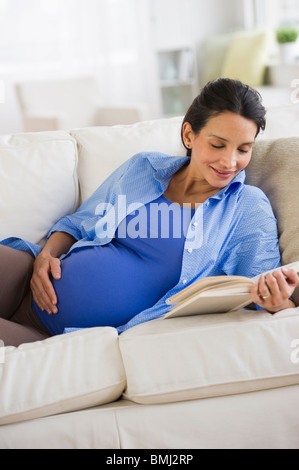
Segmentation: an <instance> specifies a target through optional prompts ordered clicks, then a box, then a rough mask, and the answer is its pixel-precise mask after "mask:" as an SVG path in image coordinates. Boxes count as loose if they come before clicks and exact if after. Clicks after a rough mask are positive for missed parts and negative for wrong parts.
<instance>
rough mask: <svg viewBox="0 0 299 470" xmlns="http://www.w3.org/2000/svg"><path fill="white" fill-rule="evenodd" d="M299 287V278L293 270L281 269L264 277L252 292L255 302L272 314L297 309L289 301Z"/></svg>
mask: <svg viewBox="0 0 299 470" xmlns="http://www.w3.org/2000/svg"><path fill="white" fill-rule="evenodd" d="M298 286H299V276H298V274H297V273H296V272H295V271H294V270H293V269H290V270H287V269H283V268H282V269H281V270H278V271H275V272H273V273H270V274H266V275H262V276H261V277H260V278H259V281H258V282H257V283H256V284H255V285H254V286H253V288H252V290H251V297H252V300H253V302H255V303H256V304H258V305H259V306H260V307H262V308H264V309H265V310H268V312H270V313H277V312H279V311H280V310H285V309H287V308H292V307H295V305H294V303H293V302H292V301H291V300H289V298H290V297H291V295H292V294H293V292H294V290H295V288H296V287H298Z"/></svg>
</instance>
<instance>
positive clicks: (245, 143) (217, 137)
mask: <svg viewBox="0 0 299 470" xmlns="http://www.w3.org/2000/svg"><path fill="white" fill-rule="evenodd" d="M209 137H215V138H216V139H219V140H223V142H229V140H227V139H225V138H224V137H220V136H219V135H215V134H210V135H209ZM254 143H255V142H254V141H253V142H244V143H243V144H241V145H253V144H254Z"/></svg>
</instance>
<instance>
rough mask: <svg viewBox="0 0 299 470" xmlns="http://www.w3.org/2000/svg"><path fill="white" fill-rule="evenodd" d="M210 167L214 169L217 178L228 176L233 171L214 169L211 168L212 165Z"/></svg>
mask: <svg viewBox="0 0 299 470" xmlns="http://www.w3.org/2000/svg"><path fill="white" fill-rule="evenodd" d="M211 168H212V170H213V171H214V173H215V174H216V175H217V176H218V178H222V179H227V178H230V177H231V176H232V175H234V173H235V172H234V171H225V170H216V168H213V167H212V166H211Z"/></svg>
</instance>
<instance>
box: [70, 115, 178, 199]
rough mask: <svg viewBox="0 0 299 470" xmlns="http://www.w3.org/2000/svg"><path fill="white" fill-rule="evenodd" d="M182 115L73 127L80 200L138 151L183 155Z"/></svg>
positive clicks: (72, 133)
mask: <svg viewBox="0 0 299 470" xmlns="http://www.w3.org/2000/svg"><path fill="white" fill-rule="evenodd" d="M181 125H182V118H181V117H178V118H172V119H158V120H154V121H146V122H141V123H137V124H133V125H124V126H113V127H104V126H103V127H91V128H86V129H75V130H73V131H71V135H72V136H73V137H74V138H75V139H76V141H77V142H78V149H79V164H78V178H79V183H80V192H81V202H84V201H85V200H86V199H87V198H88V197H89V196H91V194H92V193H93V192H94V191H95V190H96V189H97V188H98V186H99V185H100V184H101V183H102V182H103V181H104V180H105V179H106V178H107V177H108V176H109V175H110V174H111V173H112V172H113V171H114V170H116V168H118V167H119V166H120V165H121V164H122V163H123V162H125V161H126V160H128V159H129V158H130V157H132V156H133V155H135V154H136V153H139V152H147V151H149V152H154V151H158V152H165V153H168V154H169V155H175V156H180V155H186V150H185V149H184V147H183V145H182V143H181V138H180V134H181V131H180V129H181Z"/></svg>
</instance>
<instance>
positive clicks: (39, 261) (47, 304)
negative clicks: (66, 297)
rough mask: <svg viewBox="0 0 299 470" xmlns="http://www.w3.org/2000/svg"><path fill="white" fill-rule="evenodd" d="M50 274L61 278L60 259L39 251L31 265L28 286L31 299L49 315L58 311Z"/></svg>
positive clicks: (55, 277)
mask: <svg viewBox="0 0 299 470" xmlns="http://www.w3.org/2000/svg"><path fill="white" fill-rule="evenodd" d="M50 275H52V276H53V278H54V279H57V280H58V279H60V278H61V267H60V260H59V259H58V258H54V257H52V256H45V255H43V254H42V253H41V254H40V255H39V256H37V258H36V260H35V262H34V265H33V274H32V278H31V283H30V287H31V290H32V295H33V299H34V300H35V302H36V303H37V305H38V307H39V308H40V309H41V310H43V311H44V310H46V311H47V312H48V313H49V314H50V315H51V314H53V313H54V314H56V313H58V309H57V306H56V305H57V297H56V293H55V290H54V287H53V284H52V282H51V280H50Z"/></svg>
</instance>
